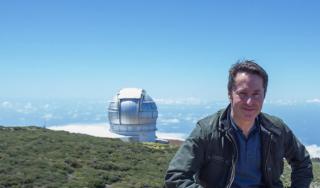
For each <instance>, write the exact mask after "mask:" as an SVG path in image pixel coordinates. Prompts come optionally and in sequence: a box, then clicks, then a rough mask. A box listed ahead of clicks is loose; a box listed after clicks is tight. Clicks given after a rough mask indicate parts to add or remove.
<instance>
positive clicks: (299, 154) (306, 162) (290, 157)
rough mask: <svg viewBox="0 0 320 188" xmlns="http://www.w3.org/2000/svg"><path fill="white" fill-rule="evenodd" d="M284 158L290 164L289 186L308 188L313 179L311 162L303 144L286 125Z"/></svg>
mask: <svg viewBox="0 0 320 188" xmlns="http://www.w3.org/2000/svg"><path fill="white" fill-rule="evenodd" d="M286 128H287V129H286V146H285V147H286V150H285V158H286V159H287V161H288V163H289V164H290V166H291V169H292V172H291V187H292V188H309V186H310V183H311V181H312V179H313V172H312V162H311V159H310V156H309V153H308V151H307V150H306V148H305V146H304V145H303V144H301V143H300V141H299V140H298V139H297V138H296V137H295V136H294V134H293V133H292V131H291V130H290V129H289V128H288V127H286Z"/></svg>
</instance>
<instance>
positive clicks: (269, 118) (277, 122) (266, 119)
mask: <svg viewBox="0 0 320 188" xmlns="http://www.w3.org/2000/svg"><path fill="white" fill-rule="evenodd" d="M260 117H261V118H260V120H261V123H262V124H263V125H264V126H265V128H267V129H271V130H274V131H275V132H277V133H278V134H281V132H282V131H284V130H286V129H288V126H287V125H286V124H285V122H284V121H283V120H282V119H281V118H279V117H278V116H275V115H270V114H268V113H261V114H260Z"/></svg>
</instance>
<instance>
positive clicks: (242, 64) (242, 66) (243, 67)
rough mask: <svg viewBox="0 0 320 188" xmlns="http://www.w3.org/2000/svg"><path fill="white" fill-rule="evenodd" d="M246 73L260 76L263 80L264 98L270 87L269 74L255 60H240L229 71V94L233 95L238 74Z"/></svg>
mask: <svg viewBox="0 0 320 188" xmlns="http://www.w3.org/2000/svg"><path fill="white" fill-rule="evenodd" d="M239 72H245V73H250V74H255V75H258V76H260V77H261V78H262V80H263V88H264V96H266V93H267V87H268V74H267V72H266V71H265V70H264V69H263V68H262V67H261V66H260V65H258V64H257V63H256V62H255V61H254V60H239V61H237V63H235V64H233V65H232V66H231V68H230V69H229V80H228V93H229V94H230V93H231V90H232V88H233V86H234V82H235V81H234V78H235V77H236V75H237V73H239Z"/></svg>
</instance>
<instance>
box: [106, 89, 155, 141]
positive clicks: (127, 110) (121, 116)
mask: <svg viewBox="0 0 320 188" xmlns="http://www.w3.org/2000/svg"><path fill="white" fill-rule="evenodd" d="M108 117H109V123H110V131H111V132H114V133H116V134H120V135H124V136H130V137H132V138H133V140H136V141H141V142H154V141H155V140H156V136H155V131H156V129H157V128H156V121H157V117H158V110H157V106H156V103H155V102H154V101H153V100H152V98H151V97H150V96H149V95H147V94H146V91H145V90H143V89H139V88H124V89H122V90H120V91H119V92H118V93H117V95H116V96H114V97H113V99H112V100H111V101H110V104H109V108H108Z"/></svg>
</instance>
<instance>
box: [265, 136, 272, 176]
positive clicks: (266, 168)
mask: <svg viewBox="0 0 320 188" xmlns="http://www.w3.org/2000/svg"><path fill="white" fill-rule="evenodd" d="M271 140H272V134H270V139H269V142H268V147H267V156H266V162H265V173H266V181H269V173H268V159H269V154H270V145H271Z"/></svg>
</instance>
